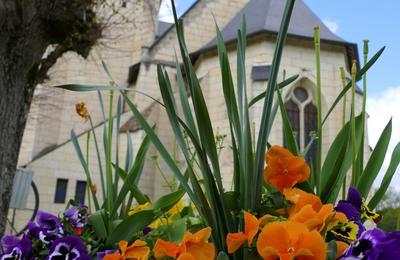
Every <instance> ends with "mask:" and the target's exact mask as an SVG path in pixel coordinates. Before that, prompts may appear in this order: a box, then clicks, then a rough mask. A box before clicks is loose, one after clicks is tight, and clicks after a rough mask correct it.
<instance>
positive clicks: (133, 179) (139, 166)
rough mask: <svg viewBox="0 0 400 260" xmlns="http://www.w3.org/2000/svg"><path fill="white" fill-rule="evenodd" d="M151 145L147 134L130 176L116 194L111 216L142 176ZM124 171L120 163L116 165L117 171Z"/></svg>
mask: <svg viewBox="0 0 400 260" xmlns="http://www.w3.org/2000/svg"><path fill="white" fill-rule="evenodd" d="M149 147H150V139H149V137H148V136H146V137H145V138H144V139H143V142H142V144H141V146H140V148H139V151H138V153H137V155H136V158H135V163H134V165H133V168H132V170H131V171H130V172H129V174H128V176H127V177H126V178H125V180H124V184H123V185H122V187H121V189H120V191H119V193H118V194H117V196H116V200H115V201H113V206H112V208H111V211H110V216H111V218H113V216H114V214H115V213H116V212H117V210H118V208H119V207H120V206H121V203H122V202H123V201H124V199H125V197H126V195H127V194H128V192H129V191H130V189H131V187H132V186H133V185H135V186H136V185H137V183H138V180H139V178H140V175H141V172H142V170H143V166H144V163H145V159H146V154H147V151H148V150H149ZM118 171H122V169H120V168H119V166H118V165H115V172H118Z"/></svg>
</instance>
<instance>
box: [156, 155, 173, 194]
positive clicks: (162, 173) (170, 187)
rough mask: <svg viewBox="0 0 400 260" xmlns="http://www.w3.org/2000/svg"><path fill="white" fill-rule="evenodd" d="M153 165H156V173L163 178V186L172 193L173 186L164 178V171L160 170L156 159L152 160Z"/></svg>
mask: <svg viewBox="0 0 400 260" xmlns="http://www.w3.org/2000/svg"><path fill="white" fill-rule="evenodd" d="M154 163H155V165H156V167H157V169H158V171H159V172H160V174H161V177H162V178H163V180H164V182H165V185H166V186H167V187H168V189H169V190H170V191H171V192H174V185H173V184H171V183H170V182H169V181H168V178H167V176H165V174H164V171H163V170H162V169H161V167H160V164H159V163H158V159H154Z"/></svg>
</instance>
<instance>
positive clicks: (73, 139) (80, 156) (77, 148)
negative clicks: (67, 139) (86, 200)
mask: <svg viewBox="0 0 400 260" xmlns="http://www.w3.org/2000/svg"><path fill="white" fill-rule="evenodd" d="M71 142H72V144H73V145H74V148H75V151H76V154H77V155H78V159H79V161H80V162H81V164H82V167H83V170H84V172H85V175H86V180H87V182H88V184H89V185H90V187H92V185H93V181H92V177H91V176H90V172H89V168H88V165H87V163H86V160H85V157H84V156H83V153H82V150H81V146H80V145H79V142H78V137H77V136H76V134H75V131H74V130H72V131H71ZM90 190H91V193H92V197H93V202H94V207H95V209H96V210H99V209H100V206H99V202H98V200H97V196H96V193H94V192H93V190H92V189H90Z"/></svg>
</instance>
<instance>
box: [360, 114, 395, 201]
mask: <svg viewBox="0 0 400 260" xmlns="http://www.w3.org/2000/svg"><path fill="white" fill-rule="evenodd" d="M391 135H392V119H390V121H389V123H388V124H387V125H386V127H385V129H384V130H383V132H382V134H381V136H380V138H379V140H378V142H377V143H376V146H375V148H374V150H373V151H372V154H371V157H370V158H369V160H368V162H367V165H366V166H365V169H364V171H363V173H362V175H361V177H360V180H359V181H358V184H357V189H358V191H359V192H360V193H361V195H362V196H363V197H364V198H367V197H368V193H369V191H370V189H371V187H372V184H373V183H374V181H375V179H376V176H378V173H379V170H380V169H381V167H382V164H383V161H384V160H385V155H386V152H387V149H388V146H389V142H390V136H391Z"/></svg>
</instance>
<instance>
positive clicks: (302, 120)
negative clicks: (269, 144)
mask: <svg viewBox="0 0 400 260" xmlns="http://www.w3.org/2000/svg"><path fill="white" fill-rule="evenodd" d="M313 102H314V101H313V98H312V93H311V92H310V91H309V90H308V89H306V88H304V87H301V86H298V87H295V88H293V89H292V90H291V92H290V93H289V95H288V96H287V98H286V102H285V108H286V111H287V114H288V117H289V121H290V123H291V126H292V130H293V132H294V134H295V135H296V140H297V145H298V147H299V148H300V150H304V148H305V147H306V146H307V145H308V144H309V143H310V141H311V140H312V137H313V136H314V135H315V134H316V132H317V108H316V106H315V105H314V103H313ZM283 144H284V145H285V146H286V141H285V137H284V138H283ZM316 158H317V142H316V141H314V142H313V144H312V145H311V148H310V150H309V152H308V153H307V156H306V160H307V162H308V163H309V164H310V163H311V162H312V163H313V165H315V163H316Z"/></svg>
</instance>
